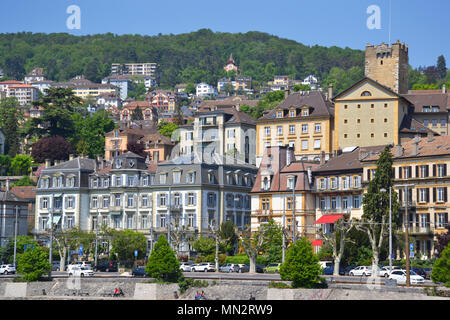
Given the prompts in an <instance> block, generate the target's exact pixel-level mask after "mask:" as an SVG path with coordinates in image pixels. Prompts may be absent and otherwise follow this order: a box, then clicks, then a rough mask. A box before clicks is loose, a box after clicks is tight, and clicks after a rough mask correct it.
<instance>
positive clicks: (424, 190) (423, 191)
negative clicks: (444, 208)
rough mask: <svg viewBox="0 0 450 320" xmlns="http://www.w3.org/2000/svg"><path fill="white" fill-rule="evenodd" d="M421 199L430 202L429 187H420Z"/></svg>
mask: <svg viewBox="0 0 450 320" xmlns="http://www.w3.org/2000/svg"><path fill="white" fill-rule="evenodd" d="M419 201H420V202H428V188H421V189H419Z"/></svg>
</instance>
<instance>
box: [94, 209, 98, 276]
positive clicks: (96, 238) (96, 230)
mask: <svg viewBox="0 0 450 320" xmlns="http://www.w3.org/2000/svg"><path fill="white" fill-rule="evenodd" d="M97 257H98V208H97V220H96V222H95V267H97Z"/></svg>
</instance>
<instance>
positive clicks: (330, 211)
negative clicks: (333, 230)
mask: <svg viewBox="0 0 450 320" xmlns="http://www.w3.org/2000/svg"><path fill="white" fill-rule="evenodd" d="M320 212H321V214H322V215H324V214H351V213H352V209H351V208H346V209H342V208H336V209H320Z"/></svg>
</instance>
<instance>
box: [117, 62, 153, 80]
mask: <svg viewBox="0 0 450 320" xmlns="http://www.w3.org/2000/svg"><path fill="white" fill-rule="evenodd" d="M111 74H112V75H121V74H127V75H140V76H150V77H152V78H153V79H155V80H156V78H157V74H158V64H157V63H153V62H147V63H124V64H120V63H113V64H111Z"/></svg>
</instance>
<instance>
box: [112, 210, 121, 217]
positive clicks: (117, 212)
mask: <svg viewBox="0 0 450 320" xmlns="http://www.w3.org/2000/svg"><path fill="white" fill-rule="evenodd" d="M109 214H110V215H112V216H120V215H121V214H122V212H120V211H110V212H109Z"/></svg>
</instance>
